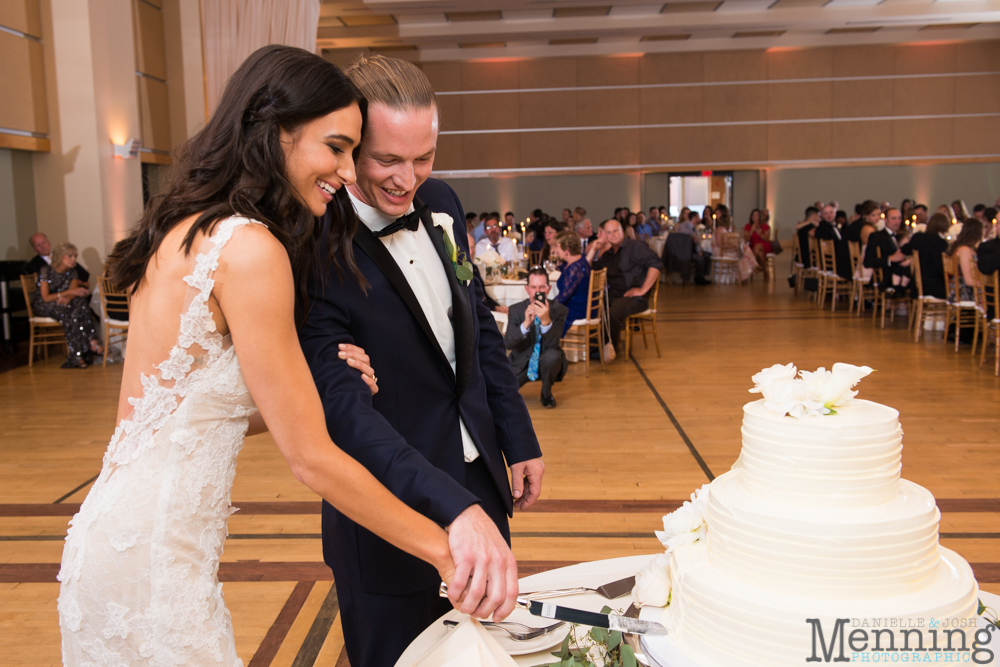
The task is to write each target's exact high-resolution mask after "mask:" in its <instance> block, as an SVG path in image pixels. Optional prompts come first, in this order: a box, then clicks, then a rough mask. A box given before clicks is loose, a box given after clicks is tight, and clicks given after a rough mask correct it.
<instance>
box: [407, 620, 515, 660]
mask: <svg viewBox="0 0 1000 667" xmlns="http://www.w3.org/2000/svg"><path fill="white" fill-rule="evenodd" d="M516 666H517V663H516V662H514V659H513V658H511V657H510V656H509V655H507V652H506V651H504V650H503V648H501V646H500V644H498V643H497V641H496V640H495V639H493V637H491V636H490V634H489V633H488V632H487V631H486V629H485V628H484V627H483V626H481V625H480V624H479V623H478V622H477V621H476V620H475V619H473V618H468V617H467V618H466V619H465V620H464V621H462V622H461V624H460V625H459V626H458V627H456V628H455V629H453V630H449V631H448V634H447V635H445V637H444V639H442V640H441V641H439V642H438V643H437V644H435V645H434V646H432V647H431V648H430V649H429V650H428V651H427V653H425V654H424V655H422V656H421V657H420V658H418V659H417V660H416V661H415V662H414V663H413V664H412V665H411V666H410V667H516Z"/></svg>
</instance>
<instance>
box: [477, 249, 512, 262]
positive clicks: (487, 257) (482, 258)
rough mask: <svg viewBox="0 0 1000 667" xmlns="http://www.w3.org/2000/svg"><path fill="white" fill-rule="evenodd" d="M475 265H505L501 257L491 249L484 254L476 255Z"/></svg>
mask: <svg viewBox="0 0 1000 667" xmlns="http://www.w3.org/2000/svg"><path fill="white" fill-rule="evenodd" d="M476 264H479V265H481V266H503V265H504V264H506V262H504V259H503V257H501V256H500V253H498V252H497V251H496V250H494V249H493V248H490V249H489V250H487V251H486V252H484V253H482V254H480V255H476Z"/></svg>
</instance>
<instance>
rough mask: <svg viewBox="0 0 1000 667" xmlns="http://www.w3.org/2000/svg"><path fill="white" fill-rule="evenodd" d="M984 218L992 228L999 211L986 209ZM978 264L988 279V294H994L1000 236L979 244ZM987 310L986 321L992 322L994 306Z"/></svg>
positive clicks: (998, 261)
mask: <svg viewBox="0 0 1000 667" xmlns="http://www.w3.org/2000/svg"><path fill="white" fill-rule="evenodd" d="M984 217H985V218H986V220H987V223H986V226H987V228H989V227H992V226H993V225H992V224H991V223H992V221H993V220H994V219H995V218H996V217H997V209H995V208H988V209H986V212H985V216H984ZM976 263H977V264H978V265H979V271H980V272H981V273H982V274H983V275H984V276H985V277H986V289H987V293H990V292H992V291H993V280H992V276H993V274H994V273H996V272H997V271H1000V236H994V237H993V238H992V239H990V240H989V241H983V242H982V243H980V244H979V248H978V249H977V251H976ZM987 308H988V309H989V312H987V313H986V319H989V320H992V319H993V318H994V317H996V315H995V314H993V310H992V306H989V305H988V306H987Z"/></svg>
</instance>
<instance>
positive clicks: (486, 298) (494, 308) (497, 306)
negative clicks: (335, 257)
mask: <svg viewBox="0 0 1000 667" xmlns="http://www.w3.org/2000/svg"><path fill="white" fill-rule="evenodd" d="M528 233H529V234H530V233H531V232H528ZM469 255H470V256H469V259H470V260H473V261H472V277H473V279H474V280H475V281H476V282H477V283H479V289H481V290H482V291H483V303H485V304H486V307H487V308H489V309H490V311H491V312H494V313H506V312H507V306H505V305H503V304H502V303H500V302H499V301H497V300H496V299H494V298H493V297H491V296H490V295H489V293H488V292H487V291H486V283H485V282H483V274H481V273H479V266H478V265H477V264H476V262H475V259H476V242H475V241H473V240H472V234H469Z"/></svg>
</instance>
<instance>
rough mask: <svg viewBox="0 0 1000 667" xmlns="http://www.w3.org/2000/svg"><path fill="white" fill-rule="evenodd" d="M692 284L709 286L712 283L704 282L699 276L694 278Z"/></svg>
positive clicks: (709, 281)
mask: <svg viewBox="0 0 1000 667" xmlns="http://www.w3.org/2000/svg"><path fill="white" fill-rule="evenodd" d="M694 284H695V285H711V284H712V281H711V280H705V279H704V278H702V277H701V276H695V279H694Z"/></svg>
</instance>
